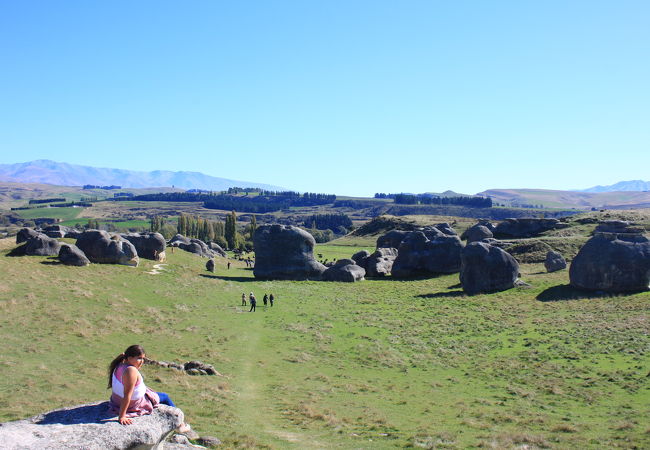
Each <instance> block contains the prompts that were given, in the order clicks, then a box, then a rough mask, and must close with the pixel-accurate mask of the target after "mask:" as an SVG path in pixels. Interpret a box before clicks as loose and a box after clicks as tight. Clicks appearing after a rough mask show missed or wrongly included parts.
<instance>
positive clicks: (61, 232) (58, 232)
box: [43, 225, 70, 238]
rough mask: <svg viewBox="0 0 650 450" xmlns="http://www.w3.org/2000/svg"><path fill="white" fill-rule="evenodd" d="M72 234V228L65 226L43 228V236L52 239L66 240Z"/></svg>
mask: <svg viewBox="0 0 650 450" xmlns="http://www.w3.org/2000/svg"><path fill="white" fill-rule="evenodd" d="M69 232H70V227H65V226H63V225H50V226H48V227H45V228H43V234H45V235H47V236H49V237H51V238H64V237H67V235H68V233H69Z"/></svg>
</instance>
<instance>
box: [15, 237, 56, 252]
mask: <svg viewBox="0 0 650 450" xmlns="http://www.w3.org/2000/svg"><path fill="white" fill-rule="evenodd" d="M59 250H61V243H60V242H59V241H57V240H56V239H53V238H51V237H49V236H46V235H44V234H42V233H39V234H38V235H36V236H34V237H30V238H29V239H28V240H27V242H25V244H23V246H22V248H21V249H20V250H19V254H23V255H30V256H58V255H59Z"/></svg>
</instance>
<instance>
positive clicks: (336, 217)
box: [304, 214, 352, 230]
mask: <svg viewBox="0 0 650 450" xmlns="http://www.w3.org/2000/svg"><path fill="white" fill-rule="evenodd" d="M304 224H305V227H308V228H316V229H317V230H327V229H330V230H337V229H339V227H343V228H345V229H346V230H349V229H350V228H351V227H352V220H350V218H349V217H348V216H346V215H345V214H314V215H313V216H308V217H307V218H305V220H304Z"/></svg>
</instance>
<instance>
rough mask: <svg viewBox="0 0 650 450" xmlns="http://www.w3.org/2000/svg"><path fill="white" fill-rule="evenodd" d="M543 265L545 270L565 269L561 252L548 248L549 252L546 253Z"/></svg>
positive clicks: (564, 261)
mask: <svg viewBox="0 0 650 450" xmlns="http://www.w3.org/2000/svg"><path fill="white" fill-rule="evenodd" d="M544 267H545V268H546V271H547V272H557V271H558V270H563V269H566V260H565V259H564V257H563V256H562V254H561V253H559V252H556V251H554V250H549V252H548V253H546V260H545V261H544Z"/></svg>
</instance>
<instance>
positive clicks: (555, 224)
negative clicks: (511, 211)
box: [491, 218, 569, 238]
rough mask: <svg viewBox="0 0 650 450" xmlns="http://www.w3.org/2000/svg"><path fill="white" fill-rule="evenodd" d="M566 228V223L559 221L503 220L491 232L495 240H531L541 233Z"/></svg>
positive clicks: (544, 219) (536, 219)
mask: <svg viewBox="0 0 650 450" xmlns="http://www.w3.org/2000/svg"><path fill="white" fill-rule="evenodd" d="M568 226H569V224H568V223H566V222H563V221H561V220H560V219H551V218H548V219H547V218H542V219H539V218H521V219H505V220H504V221H503V222H500V223H499V224H498V225H497V226H496V227H495V228H494V230H491V231H492V233H493V234H494V236H495V237H496V238H531V237H535V236H539V235H540V234H541V233H544V232H546V231H550V230H558V229H561V228H566V227H568Z"/></svg>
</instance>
